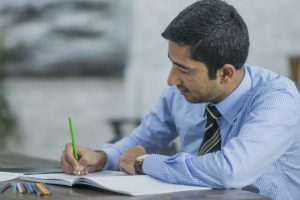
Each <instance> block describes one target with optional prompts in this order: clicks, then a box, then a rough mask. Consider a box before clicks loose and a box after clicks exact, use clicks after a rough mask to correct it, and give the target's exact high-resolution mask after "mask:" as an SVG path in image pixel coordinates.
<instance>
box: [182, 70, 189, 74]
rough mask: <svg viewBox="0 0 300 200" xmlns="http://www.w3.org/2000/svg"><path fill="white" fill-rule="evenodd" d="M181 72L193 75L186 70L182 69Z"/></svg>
mask: <svg viewBox="0 0 300 200" xmlns="http://www.w3.org/2000/svg"><path fill="white" fill-rule="evenodd" d="M180 72H181V73H182V74H190V73H191V71H190V70H184V69H181V70H180Z"/></svg>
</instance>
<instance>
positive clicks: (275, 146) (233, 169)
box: [143, 93, 300, 188]
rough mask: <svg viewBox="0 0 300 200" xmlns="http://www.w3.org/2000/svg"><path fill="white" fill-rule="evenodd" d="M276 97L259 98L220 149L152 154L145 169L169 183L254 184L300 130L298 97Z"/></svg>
mask: <svg viewBox="0 0 300 200" xmlns="http://www.w3.org/2000/svg"><path fill="white" fill-rule="evenodd" d="M275 97H276V99H274V94H272V93H269V94H264V95H263V96H261V97H259V98H258V99H256V101H255V105H253V107H254V109H253V110H252V112H251V113H250V115H249V116H247V120H246V122H245V124H244V125H243V126H242V128H241V130H240V133H239V135H238V136H237V137H235V138H232V139H231V140H230V141H229V142H228V143H227V144H226V145H225V146H224V147H223V148H222V149H221V150H220V151H218V152H215V153H209V154H206V155H203V156H192V155H190V154H187V153H178V154H176V155H174V156H163V155H158V154H150V155H149V156H147V157H146V158H145V160H144V161H143V172H144V173H145V174H148V175H151V176H154V177H156V178H159V179H162V180H164V181H166V182H170V183H179V184H188V185H199V186H208V187H213V188H239V187H244V186H246V185H249V184H251V183H253V182H254V181H255V180H256V179H257V178H258V177H259V176H261V174H262V173H264V171H265V170H266V169H267V168H268V167H270V165H272V163H274V162H275V161H276V160H278V159H279V158H280V157H281V156H282V155H283V154H284V153H285V152H286V151H287V149H288V148H289V147H290V146H291V145H292V143H293V140H294V138H296V137H297V134H299V133H300V131H299V123H300V122H299V116H298V115H299V113H300V112H299V104H298V102H297V101H298V100H295V99H294V98H293V97H291V96H289V95H285V94H275ZM270 98H271V99H272V100H271V101H265V99H270Z"/></svg>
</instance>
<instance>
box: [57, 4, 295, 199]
mask: <svg viewBox="0 0 300 200" xmlns="http://www.w3.org/2000/svg"><path fill="white" fill-rule="evenodd" d="M162 36H163V37H164V38H165V39H167V40H168V41H169V50H168V56H169V58H170V61H171V63H172V68H171V71H170V74H169V77H168V84H169V85H170V87H168V88H167V89H166V90H165V91H164V92H163V94H162V95H161V97H160V99H159V101H158V103H157V105H156V106H155V107H154V109H153V110H152V111H151V112H150V113H148V114H147V115H146V116H145V117H144V118H143V120H142V123H141V124H140V126H139V127H137V128H136V129H135V130H134V131H133V133H132V134H131V135H130V136H128V137H125V138H123V139H122V140H120V141H119V142H117V143H115V144H108V145H105V146H104V147H103V148H102V149H101V151H93V150H91V149H88V148H85V147H78V149H79V153H80V160H79V162H76V161H75V160H74V158H73V155H72V147H71V145H70V144H67V145H66V149H65V151H64V152H63V154H62V158H61V163H62V168H63V170H64V171H65V172H66V173H73V172H74V170H75V171H78V172H80V173H83V174H85V173H88V172H93V171H97V170H103V169H112V170H118V169H120V170H122V171H124V172H127V173H129V174H148V175H150V176H153V177H156V178H159V179H161V180H164V181H166V182H170V183H179V184H187V185H198V186H207V187H212V188H245V187H246V188H252V189H256V190H257V192H259V193H260V194H262V195H265V196H268V197H271V198H272V199H299V196H300V95H299V92H298V91H297V89H296V87H295V85H294V84H293V83H292V81H290V80H289V79H287V78H285V77H283V76H280V75H277V74H275V73H273V72H271V71H268V70H265V69H261V68H258V67H252V66H248V65H245V64H244V63H245V61H246V58H247V55H248V49H249V37H248V31H247V27H246V24H245V23H244V21H243V19H242V18H241V17H240V15H239V14H238V13H237V11H236V10H235V9H234V8H233V7H232V6H230V5H228V4H227V3H225V2H223V1H219V0H203V1H198V2H196V3H194V4H192V5H191V6H189V7H187V8H186V9H184V10H183V11H182V12H181V13H179V15H178V16H177V17H176V18H175V19H174V20H173V21H172V22H171V23H170V24H169V26H168V27H167V28H166V30H165V31H164V32H163V33H162ZM178 136H179V138H180V141H181V144H182V147H183V149H182V152H179V153H177V154H175V155H173V156H165V155H160V154H155V149H157V148H158V147H161V146H168V145H169V144H170V142H171V141H172V140H173V139H174V138H176V137H178Z"/></svg>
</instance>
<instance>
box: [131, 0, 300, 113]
mask: <svg viewBox="0 0 300 200" xmlns="http://www.w3.org/2000/svg"><path fill="white" fill-rule="evenodd" d="M193 2H195V1H194V0H185V1H182V0H164V1H160V0H151V1H141V0H135V1H134V19H133V21H134V25H135V26H134V29H133V39H132V46H131V58H130V63H129V65H128V67H129V69H128V71H127V82H126V83H127V90H128V94H129V95H128V104H129V107H130V110H131V114H132V115H141V114H143V113H145V112H147V111H148V110H149V109H150V108H151V106H152V105H153V103H154V102H155V100H156V99H157V98H158V96H159V94H160V93H161V91H162V90H163V88H164V87H165V86H166V78H167V75H168V71H169V69H170V67H171V64H170V63H169V60H168V58H167V42H166V41H164V40H163V39H162V38H161V37H160V33H161V32H162V31H163V30H164V28H165V27H166V26H167V25H168V23H169V22H170V21H171V19H173V18H174V17H175V16H176V15H177V13H178V12H179V11H180V10H182V9H183V8H185V7H186V6H187V5H189V4H191V3H193ZM227 2H229V3H230V4H232V5H233V6H234V7H235V8H236V9H237V10H238V11H239V13H240V14H241V16H242V17H243V18H244V20H245V22H246V23H247V25H248V29H249V32H250V43H251V44H250V52H249V57H248V60H247V63H249V64H251V65H258V66H262V67H265V68H268V69H271V70H274V71H275V72H277V73H279V74H282V75H285V76H289V68H288V60H287V57H288V56H289V55H291V54H300V15H299V14H298V13H299V8H300V1H299V0H285V1H279V0H263V1H261V0H243V1H240V0H227Z"/></svg>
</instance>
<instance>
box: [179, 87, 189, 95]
mask: <svg viewBox="0 0 300 200" xmlns="http://www.w3.org/2000/svg"><path fill="white" fill-rule="evenodd" d="M177 89H178V90H179V91H180V93H181V94H182V95H186V94H187V93H188V92H189V91H188V90H187V89H185V88H182V87H177Z"/></svg>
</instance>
